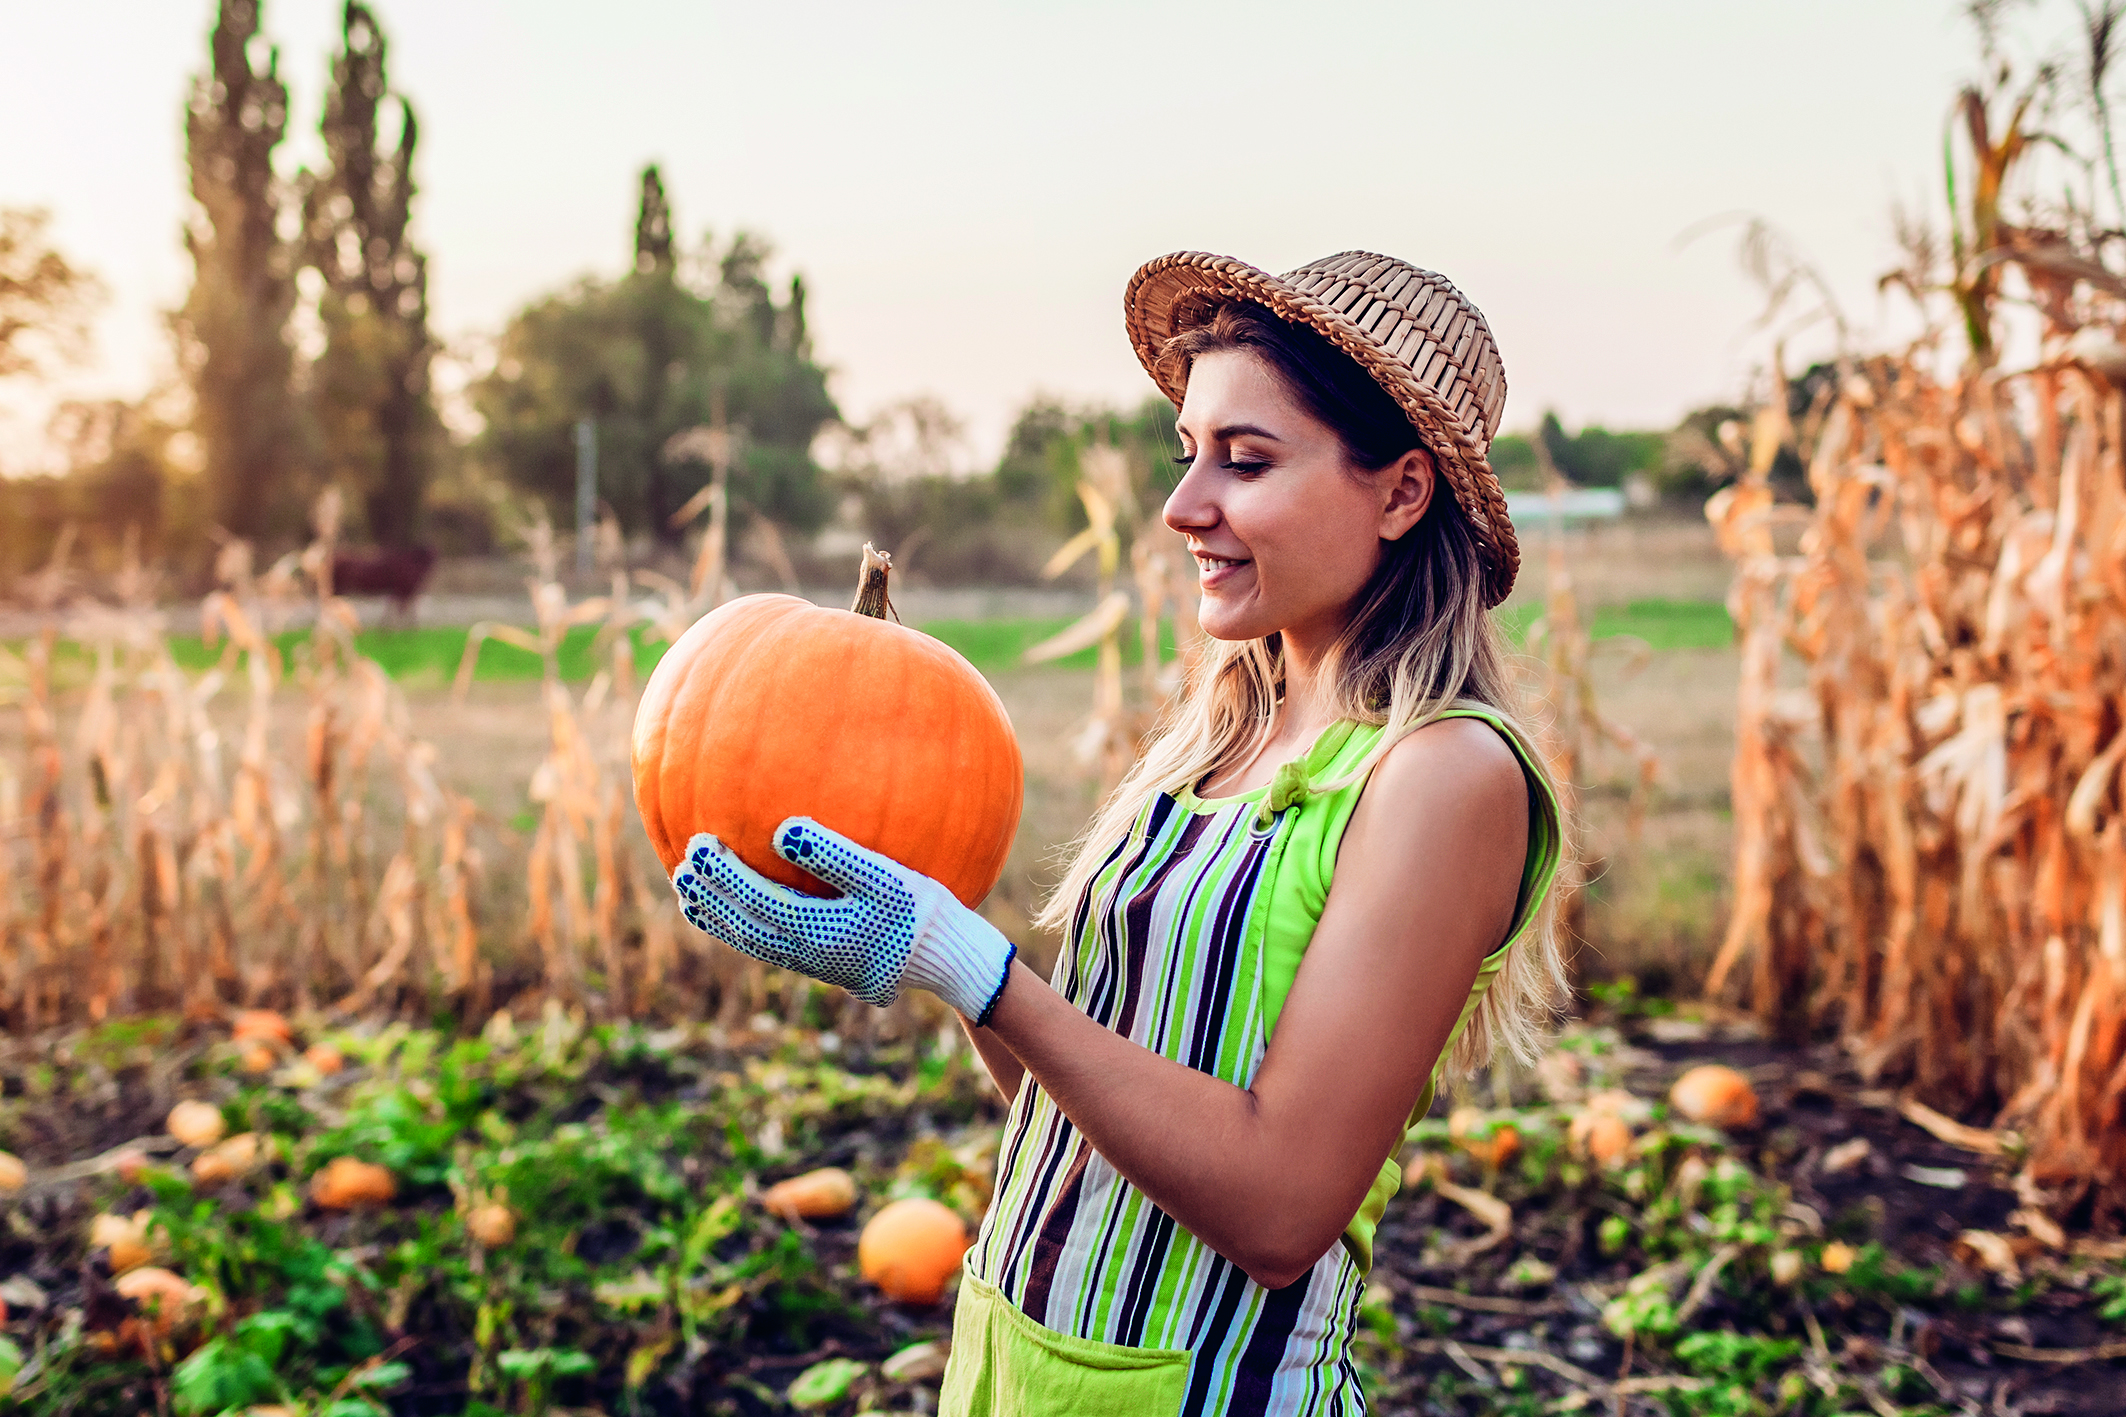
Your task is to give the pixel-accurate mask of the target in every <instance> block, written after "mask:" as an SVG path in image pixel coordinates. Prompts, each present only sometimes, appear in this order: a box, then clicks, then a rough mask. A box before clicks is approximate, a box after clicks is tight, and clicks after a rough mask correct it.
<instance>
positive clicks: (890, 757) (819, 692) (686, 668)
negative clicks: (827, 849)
mask: <svg viewBox="0 0 2126 1417" xmlns="http://www.w3.org/2000/svg"><path fill="white" fill-rule="evenodd" d="M891 565H892V563H891V561H890V560H889V559H888V558H887V557H885V556H882V555H880V554H879V553H878V552H876V551H874V550H873V549H872V548H871V547H869V546H868V545H867V546H866V547H865V548H864V561H863V571H862V576H863V580H862V585H861V586H860V588H859V590H858V593H857V600H856V604H855V605H854V606H853V607H852V608H851V610H853V612H854V613H851V611H845V610H835V609H831V608H828V607H825V606H819V605H814V604H812V603H811V602H810V601H806V600H800V599H798V598H797V597H796V596H792V595H747V596H741V597H739V598H738V599H737V600H734V601H731V602H730V603H729V604H727V605H724V606H722V607H721V608H719V609H717V610H713V611H711V612H710V613H709V614H707V615H704V616H703V617H702V618H701V619H700V620H698V621H696V622H695V623H694V626H693V628H692V629H690V630H688V631H687V632H686V633H685V634H683V635H681V636H680V637H679V642H678V643H677V644H675V645H673V646H672V647H671V649H670V650H668V651H667V652H666V653H665V656H664V658H662V659H661V660H659V661H658V663H657V669H656V672H655V673H653V674H652V675H651V676H650V681H649V684H648V685H647V686H646V687H645V688H644V690H643V693H642V703H641V705H640V707H638V708H637V709H636V711H635V731H634V745H633V758H634V773H635V804H636V806H637V807H638V808H640V809H641V813H642V825H643V828H644V830H646V831H647V832H648V833H649V838H650V844H651V845H652V846H654V847H655V848H656V850H657V857H658V859H659V860H660V861H662V862H663V863H664V868H665V870H666V871H670V870H671V869H672V868H673V867H674V866H676V865H677V864H678V862H679V859H680V857H681V856H682V855H684V854H685V852H686V846H687V842H688V841H689V840H690V839H691V838H692V837H693V836H694V834H695V833H696V832H710V833H713V834H714V835H715V836H716V837H717V838H718V839H719V840H721V841H722V842H724V843H725V844H726V845H727V846H729V847H730V848H731V849H732V850H733V851H734V852H736V853H737V854H738V856H739V858H740V859H741V860H743V861H744V862H745V863H746V864H747V865H748V866H750V867H752V868H753V869H754V870H756V871H758V872H760V873H761V874H762V875H765V876H767V877H769V878H771V879H773V880H777V881H781V882H782V883H783V884H785V885H788V886H794V887H796V888H797V889H799V890H803V891H808V892H810V893H812V894H814V895H831V894H832V892H831V891H829V890H828V889H827V888H826V887H825V886H823V885H822V884H821V883H820V882H819V881H818V880H817V879H816V878H814V877H813V876H811V875H808V874H807V873H805V872H804V871H801V870H799V869H798V868H797V867H795V866H793V865H791V864H790V863H789V862H788V861H785V860H784V859H783V858H782V856H781V855H780V854H779V853H778V852H776V850H775V848H774V842H773V836H774V832H775V829H776V828H777V827H779V826H781V825H782V823H783V821H784V820H785V819H786V818H789V817H811V818H812V819H813V820H815V821H817V822H819V823H820V825H822V826H825V827H828V828H831V829H832V830H834V831H838V832H840V833H842V834H843V835H844V836H847V837H849V838H851V839H852V840H854V841H857V842H859V843H861V844H862V845H864V846H867V847H869V848H871V849H872V850H873V851H877V852H881V853H883V854H884V855H886V856H890V857H892V858H893V859H894V860H895V861H898V862H900V863H901V864H902V865H904V866H907V867H909V868H911V869H913V870H916V871H920V872H922V873H923V874H924V875H927V876H930V877H932V878H933V879H935V880H937V881H939V882H940V883H942V884H943V885H944V886H945V887H946V888H947V889H949V890H950V891H951V892H952V893H953V894H954V895H955V896H957V897H959V899H960V900H961V901H962V902H963V903H965V904H966V905H968V906H969V907H972V906H975V905H978V904H980V903H981V900H982V898H983V897H984V896H986V895H987V894H988V893H989V890H990V887H992V886H994V885H995V884H996V882H997V877H998V876H999V875H1001V874H1002V873H1003V869H1004V858H1005V856H1006V855H1007V854H1008V853H1009V852H1010V850H1011V842H1012V837H1013V835H1014V833H1015V832H1016V831H1017V828H1018V823H1019V809H1020V807H1021V805H1022V803H1023V799H1024V794H1025V767H1024V763H1023V761H1022V760H1021V758H1020V755H1019V743H1018V739H1017V737H1016V736H1014V734H1013V733H1012V729H1011V719H1010V717H1009V716H1008V715H1007V714H1006V713H1005V712H1004V704H1003V701H1002V700H1000V699H999V698H998V697H997V695H996V691H995V690H994V689H992V688H990V686H989V681H988V680H986V679H984V678H983V677H982V675H981V673H980V672H979V671H977V670H976V669H975V667H974V666H973V665H971V664H969V663H968V662H967V661H966V660H965V659H963V658H962V657H961V656H960V655H959V654H958V653H957V652H956V651H954V650H953V649H952V648H950V647H949V646H947V645H946V644H944V643H943V642H942V641H940V640H937V639H934V638H933V637H931V636H929V635H926V634H923V633H922V632H921V631H919V630H912V629H910V628H908V627H907V626H905V625H900V624H895V623H893V622H892V621H890V620H888V619H886V618H885V617H886V613H887V608H888V607H887V600H886V578H887V573H888V571H889V570H890V569H891Z"/></svg>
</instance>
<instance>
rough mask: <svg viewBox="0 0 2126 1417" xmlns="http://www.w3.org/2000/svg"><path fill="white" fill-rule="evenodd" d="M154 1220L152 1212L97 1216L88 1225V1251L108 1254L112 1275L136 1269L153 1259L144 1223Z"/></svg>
mask: <svg viewBox="0 0 2126 1417" xmlns="http://www.w3.org/2000/svg"><path fill="white" fill-rule="evenodd" d="M154 1218H155V1212H154V1211H152V1210H136V1211H134V1212H133V1213H132V1214H131V1215H111V1214H104V1215H99V1216H97V1217H96V1218H95V1219H94V1220H91V1221H90V1222H89V1248H90V1249H92V1250H104V1251H106V1252H108V1253H109V1255H110V1259H111V1273H113V1274H124V1273H125V1272H126V1271H127V1270H132V1269H139V1268H140V1267H141V1266H142V1265H144V1264H146V1263H147V1262H148V1261H149V1260H151V1259H153V1258H155V1251H154V1246H153V1245H152V1244H151V1243H150V1239H149V1233H148V1224H149V1222H150V1221H152V1220H153V1219H154Z"/></svg>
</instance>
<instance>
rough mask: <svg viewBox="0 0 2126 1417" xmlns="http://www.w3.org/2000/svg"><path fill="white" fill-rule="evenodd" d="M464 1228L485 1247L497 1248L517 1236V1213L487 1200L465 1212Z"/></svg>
mask: <svg viewBox="0 0 2126 1417" xmlns="http://www.w3.org/2000/svg"><path fill="white" fill-rule="evenodd" d="M465 1228H466V1229H467V1230H469V1231H470V1232H472V1237H473V1239H475V1240H477V1241H479V1242H480V1244H481V1245H482V1246H484V1247H485V1248H487V1249H490V1250H494V1249H499V1248H501V1247H502V1246H504V1245H506V1244H508V1243H509V1242H510V1241H512V1240H514V1239H516V1238H517V1213H516V1212H515V1211H513V1210H511V1209H510V1208H509V1207H508V1206H506V1205H503V1204H501V1203H500V1202H498V1201H489V1202H488V1203H487V1204H485V1205H476V1206H474V1207H473V1208H472V1209H471V1210H470V1211H469V1212H467V1213H466V1216H465Z"/></svg>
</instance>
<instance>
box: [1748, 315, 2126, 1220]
mask: <svg viewBox="0 0 2126 1417" xmlns="http://www.w3.org/2000/svg"><path fill="white" fill-rule="evenodd" d="M2063 333H2065V332H2063V331H2059V330H2055V331H2054V334H2055V335H2059V334H2063ZM2054 347H2055V349H2056V350H2057V351H2058V352H2057V353H2056V355H2055V357H2053V358H2049V359H2048V360H2046V361H2045V362H2044V363H2042V364H2041V365H2039V366H2038V367H2036V368H2033V369H2028V370H2023V371H2018V372H2014V373H1998V372H1995V371H1989V370H1982V369H1978V368H1976V367H1973V368H1971V369H1969V370H1967V372H1965V373H1964V374H1963V375H1961V376H1959V377H1955V378H1941V377H1937V376H1935V375H1934V374H1933V373H1931V372H1930V365H1929V363H1928V362H1927V361H1925V360H1923V359H1921V358H1917V357H1914V358H1911V359H1908V360H1901V361H1895V360H1879V361H1873V362H1870V363H1867V364H1864V365H1860V366H1857V367H1856V368H1855V369H1854V370H1853V372H1852V373H1851V375H1850V376H1849V377H1848V378H1847V380H1846V382H1845V386H1844V388H1843V390H1842V392H1841V394H1840V396H1839V398H1838V401H1837V403H1836V404H1835V406H1834V407H1833V408H1832V410H1831V413H1830V416H1829V417H1828V418H1827V419H1825V420H1824V423H1823V427H1822V433H1821V436H1820V438H1819V439H1818V440H1817V444H1816V447H1815V448H1814V450H1813V456H1812V458H1811V461H1810V466H1809V478H1810V483H1811V486H1812V488H1813V490H1814V493H1815V499H1816V504H1815V507H1814V508H1813V510H1812V511H1810V512H1808V513H1807V514H1806V517H1807V524H1806V529H1805V531H1804V533H1803V535H1802V538H1801V541H1800V546H1799V551H1798V554H1794V555H1790V556H1782V555H1780V554H1778V552H1777V551H1776V549H1775V547H1774V545H1773V540H1772V536H1771V522H1772V519H1773V517H1774V515H1775V514H1776V513H1777V511H1778V510H1780V509H1776V508H1774V507H1773V505H1772V498H1771V493H1770V491H1769V489H1768V488H1767V487H1766V485H1765V482H1764V478H1763V471H1762V468H1763V467H1768V466H1769V461H1770V459H1769V455H1768V454H1767V455H1766V456H1765V457H1763V458H1761V459H1756V460H1753V462H1756V463H1761V464H1762V466H1761V467H1760V468H1759V470H1758V471H1757V472H1756V474H1755V475H1753V476H1752V477H1751V478H1749V479H1748V480H1746V481H1745V482H1743V483H1742V484H1741V485H1739V486H1737V487H1735V488H1732V489H1730V490H1728V491H1726V492H1723V493H1722V494H1721V495H1719V496H1718V497H1716V498H1714V499H1713V502H1712V503H1711V504H1710V505H1709V506H1708V508H1707V512H1708V515H1709V516H1710V517H1711V518H1712V520H1713V523H1714V525H1715V527H1716V528H1717V529H1718V531H1719V534H1720V538H1721V542H1722V544H1723V546H1724V547H1725V548H1726V549H1727V550H1728V552H1729V553H1730V554H1731V555H1733V556H1734V557H1735V558H1736V559H1737V561H1738V565H1739V571H1738V576H1737V580H1736V585H1735V590H1734V593H1733V595H1732V597H1731V600H1730V607H1731V609H1732V611H1733V614H1734V617H1735V620H1736V623H1737V626H1738V627H1739V629H1740V632H1741V635H1742V644H1743V666H1742V687H1741V700H1740V713H1739V717H1738V730H1737V734H1738V737H1737V752H1736V761H1735V770H1734V772H1735V779H1734V789H1735V793H1734V805H1735V821H1736V866H1735V911H1734V917H1733V921H1732V924H1731V927H1730V930H1729V933H1728V936H1727V939H1726V940H1725V942H1724V943H1723V946H1722V948H1721V951H1720V954H1719V957H1718V959H1717V961H1716V962H1715V966H1714V969H1713V972H1712V975H1711V977H1710V979H1709V982H1708V987H1709V989H1710V990H1711V991H1712V992H1714V993H1721V992H1728V991H1736V992H1740V993H1742V994H1744V995H1746V996H1747V997H1748V998H1749V1000H1750V1002H1751V1003H1752V1004H1753V1005H1754V1006H1755V1007H1756V1008H1757V1009H1758V1010H1759V1011H1760V1012H1761V1013H1763V1014H1764V1015H1766V1016H1767V1017H1770V1018H1774V1019H1777V1020H1780V1021H1783V1022H1785V1023H1788V1024H1795V1023H1803V1022H1808V1021H1815V1022H1818V1023H1822V1024H1826V1025H1830V1026H1834V1027H1835V1028H1837V1029H1838V1030H1839V1031H1840V1032H1841V1033H1842V1035H1843V1036H1844V1038H1845V1040H1846V1042H1847V1043H1848V1045H1849V1047H1850V1048H1851V1049H1852V1051H1853V1053H1854V1055H1855V1057H1856V1058H1857V1059H1858V1061H1859V1063H1860V1065H1861V1067H1862V1069H1863V1071H1864V1072H1865V1073H1866V1074H1867V1075H1869V1076H1871V1077H1877V1076H1881V1077H1895V1078H1900V1079H1910V1080H1911V1081H1912V1082H1914V1083H1916V1084H1917V1086H1918V1088H1919V1091H1920V1092H1921V1094H1922V1095H1923V1096H1926V1097H1928V1098H1929V1099H1931V1100H1933V1101H1934V1102H1935V1103H1936V1104H1937V1105H1938V1106H1941V1107H1943V1108H1944V1109H1946V1110H1950V1111H1964V1110H1967V1109H1969V1108H1972V1107H1981V1108H1986V1109H1988V1110H1994V1111H1997V1112H1998V1113H1999V1118H2000V1121H2001V1123H2002V1124H2004V1125H2008V1126H2013V1127H2015V1128H2017V1129H2018V1130H2020V1131H2022V1132H2023V1133H2024V1134H2025V1136H2026V1137H2027V1138H2028V1139H2029V1142H2030V1145H2031V1160H2030V1167H2031V1172H2030V1179H2031V1180H2032V1181H2033V1182H2035V1183H2036V1184H2038V1185H2040V1186H2051V1187H2061V1188H2066V1189H2069V1190H2075V1191H2079V1189H2080V1188H2082V1187H2084V1186H2088V1185H2094V1186H2095V1188H2096V1189H2097V1191H2098V1192H2099V1193H2100V1194H2101V1195H2102V1196H2103V1197H2104V1198H2105V1200H2106V1202H2107V1203H2110V1204H2116V1203H2117V1202H2119V1201H2120V1200H2122V1199H2126V1124H2122V1115H2121V1107H2122V1106H2126V826H2122V810H2121V809H2122V800H2121V796H2120V785H2119V782H2118V771H2117V770H2118V766H2119V763H2120V761H2121V759H2122V757H2126V732H2122V727H2126V457H2122V439H2121V427H2120V420H2121V396H2120V393H2119V390H2118V389H2117V388H2116V387H2115V386H2114V385H2113V384H2112V383H2111V382H2110V381H2109V380H2108V379H2106V378H2104V377H2102V376H2101V375H2100V374H2098V373H2096V372H2094V371H2093V370H2091V369H2090V368H2089V367H2087V365H2086V364H2085V363H2084V362H2083V361H2082V360H2081V359H2079V358H2076V357H2070V356H2069V355H2068V354H2067V353H2066V352H2065V347H2064V344H2063V343H2062V342H2061V341H2058V340H2055V341H2054ZM1759 436H1760V440H1762V439H1766V438H1772V437H1778V436H1782V435H1781V432H1780V431H1779V430H1776V429H1771V430H1766V429H1760V432H1759ZM1783 658H1784V659H1787V660H1788V662H1790V663H1791V662H1793V661H1798V663H1799V665H1800V667H1801V669H1802V670H1803V671H1804V675H1805V681H1806V686H1805V688H1802V689H1799V690H1786V691H1782V690H1781V688H1780V674H1781V665H1782V659H1783ZM1745 968H1746V969H1747V982H1746V983H1745V982H1744V971H1745Z"/></svg>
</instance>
